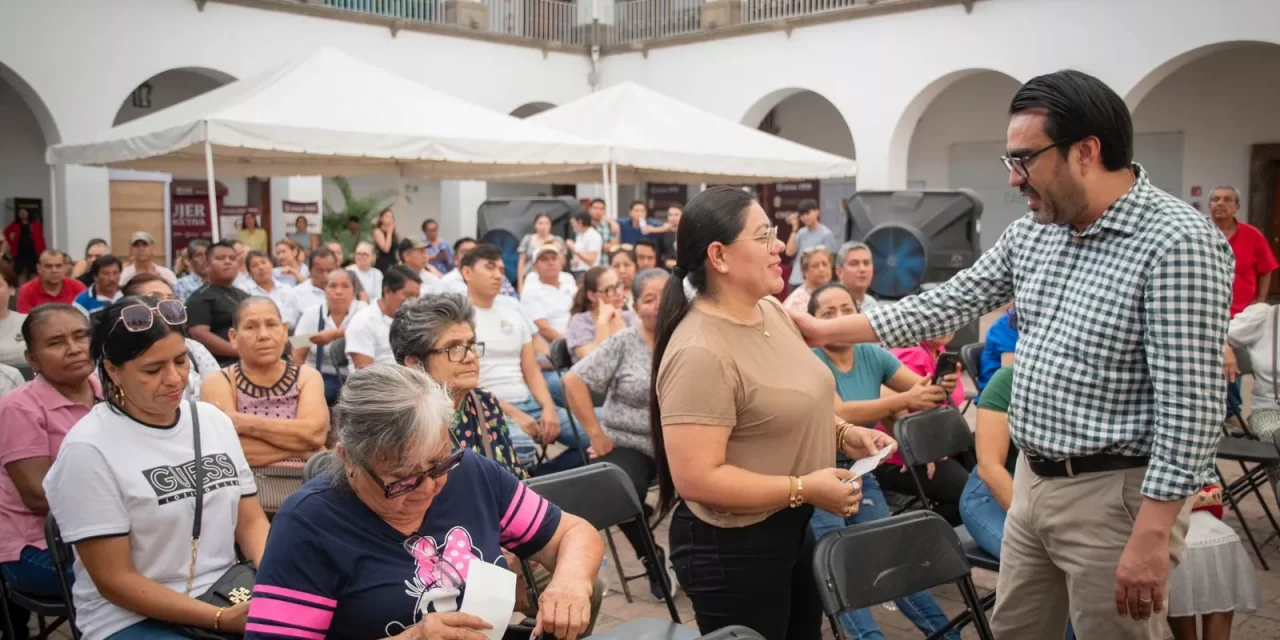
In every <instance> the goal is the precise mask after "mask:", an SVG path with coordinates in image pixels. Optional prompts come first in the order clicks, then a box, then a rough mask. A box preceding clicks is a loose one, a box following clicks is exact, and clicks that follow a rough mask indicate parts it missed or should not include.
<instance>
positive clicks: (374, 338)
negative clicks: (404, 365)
mask: <svg viewBox="0 0 1280 640" xmlns="http://www.w3.org/2000/svg"><path fill="white" fill-rule="evenodd" d="M391 320H392V318H390V317H387V315H386V314H384V313H382V307H380V306H378V305H377V304H371V305H369V306H367V307H365V308H364V309H361V310H360V312H359V313H357V314H355V316H354V317H352V318H351V324H349V325H347V357H351V354H353V353H358V354H360V355H365V356H369V357H370V358H373V362H374V363H375V364H382V363H387V364H395V363H396V358H395V356H393V355H391Z"/></svg>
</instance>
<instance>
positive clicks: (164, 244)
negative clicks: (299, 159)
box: [108, 67, 271, 266]
mask: <svg viewBox="0 0 1280 640" xmlns="http://www.w3.org/2000/svg"><path fill="white" fill-rule="evenodd" d="M233 81H235V78H234V77H232V76H231V75H230V74H227V73H224V72H221V71H218V70H216V69H207V68H196V67H187V68H180V69H169V70H167V71H163V72H160V73H157V74H155V75H153V76H151V77H150V78H147V79H146V80H144V81H142V82H141V83H139V84H138V85H137V86H136V87H134V88H133V89H132V90H131V91H130V92H129V94H128V95H126V96H125V97H124V98H123V100H122V101H121V104H120V108H119V109H118V110H117V111H116V116H115V118H114V120H113V122H112V126H120V125H122V124H125V123H128V122H132V121H133V120H137V119H139V118H143V117H146V116H148V115H151V114H153V113H156V112H157V111H160V110H163V109H165V108H168V107H171V106H173V105H176V104H178V103H181V102H184V101H186V100H190V99H191V98H194V97H196V96H199V95H202V94H204V93H208V92H209V91H212V90H214V89H217V88H219V87H221V86H223V85H225V84H228V83H230V82H233ZM165 178H167V176H164V175H162V174H161V175H154V176H152V175H137V174H128V175H125V174H122V173H120V172H113V174H112V178H111V182H110V202H111V237H110V238H108V241H109V242H110V243H111V250H112V252H113V253H115V254H116V255H118V256H121V257H122V258H126V259H127V257H128V255H129V240H130V236H131V235H132V234H133V233H134V232H135V231H146V232H148V233H150V234H151V235H152V236H153V237H154V238H155V239H156V244H155V245H154V246H153V247H152V256H153V258H154V259H155V260H156V261H157V262H160V263H162V264H168V265H170V266H172V264H173V262H174V259H175V256H174V249H179V250H180V249H181V248H182V247H184V246H185V245H186V240H187V238H186V234H185V233H183V232H173V233H171V232H170V231H171V227H170V225H171V220H170V211H169V209H170V208H171V207H170V206H169V204H167V203H169V202H170V199H169V198H170V197H171V196H172V197H181V196H173V194H174V193H181V192H182V191H183V189H184V188H185V189H188V190H199V191H198V192H196V193H192V194H190V195H191V196H193V197H194V199H195V200H196V202H195V203H194V204H195V205H196V206H201V205H202V204H203V203H201V202H198V201H199V200H200V198H207V197H208V195H207V191H208V188H207V186H205V183H204V181H205V176H204V175H174V176H172V178H171V179H172V182H171V183H170V182H164V181H163V179H165ZM218 183H219V185H220V188H219V191H220V192H222V187H225V189H226V193H225V195H224V196H223V198H222V202H223V203H224V204H228V205H253V206H258V207H260V210H261V212H262V213H263V215H261V216H260V217H259V219H260V223H261V224H262V226H264V227H266V229H267V232H268V235H269V234H270V231H271V221H270V216H269V215H266V214H267V213H268V211H269V207H270V183H269V181H268V180H256V179H253V178H249V179H245V178H230V179H220V180H219V181H218ZM167 189H168V190H170V191H169V192H168V193H167V192H166V190H167ZM201 194H203V195H201ZM174 202H177V201H174ZM172 208H174V209H176V208H177V207H176V206H175V207H172ZM212 223H213V224H217V223H218V221H216V220H214V221H212ZM202 235H203V233H202ZM171 243H172V244H171Z"/></svg>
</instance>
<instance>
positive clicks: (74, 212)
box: [48, 165, 124, 257]
mask: <svg viewBox="0 0 1280 640" xmlns="http://www.w3.org/2000/svg"><path fill="white" fill-rule="evenodd" d="M56 173H57V184H54V185H52V188H53V189H55V190H57V197H56V198H55V199H56V200H57V202H58V211H57V215H58V225H57V227H58V236H59V237H57V238H52V237H51V238H48V240H49V246H51V247H53V248H56V249H61V250H63V251H66V252H67V253H69V254H71V255H73V256H76V257H81V256H83V254H84V246H85V245H86V244H88V242H89V240H90V239H92V238H103V239H105V240H107V242H110V241H111V188H110V186H109V182H108V180H107V170H106V169H99V168H96V167H82V166H79V165H62V166H59V167H58V168H57V171H56ZM122 249H124V248H123V247H112V248H111V250H112V251H113V252H117V253H118V252H120V251H121V250H122Z"/></svg>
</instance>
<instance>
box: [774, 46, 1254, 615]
mask: <svg viewBox="0 0 1280 640" xmlns="http://www.w3.org/2000/svg"><path fill="white" fill-rule="evenodd" d="M1010 114H1011V118H1010V123H1009V130H1008V141H1007V142H1008V149H1007V151H1008V155H1007V156H1005V157H1004V158H1002V160H1003V161H1004V164H1005V166H1006V167H1007V168H1008V169H1009V184H1010V186H1012V187H1015V188H1017V189H1019V190H1020V191H1021V193H1022V194H1023V195H1024V196H1025V197H1026V198H1027V201H1028V204H1029V208H1030V209H1031V213H1030V214H1028V215H1027V216H1026V217H1024V218H1022V219H1020V220H1018V221H1016V222H1014V223H1013V224H1012V225H1010V226H1009V228H1008V229H1007V230H1005V232H1004V234H1003V235H1002V236H1001V237H1000V240H999V241H998V242H997V243H996V245H995V246H994V247H992V248H991V249H990V250H989V251H987V252H986V253H984V254H983V255H982V256H981V257H980V258H979V259H978V262H977V264H975V265H974V266H973V267H971V268H969V269H967V270H965V271H963V272H961V273H959V274H957V275H956V276H955V277H954V278H952V279H951V280H949V281H947V282H946V283H944V284H942V285H941V286H939V287H937V288H936V289H933V290H932V291H929V292H927V293H924V294H921V295H919V296H914V297H911V298H907V299H905V300H903V301H901V302H898V303H896V304H893V305H888V306H882V307H879V308H876V309H872V310H871V311H869V312H867V314H866V315H865V316H847V317H845V318H841V319H837V320H829V321H818V320H814V319H812V318H797V323H798V324H799V325H801V329H802V330H803V331H804V333H805V335H806V336H807V337H808V338H809V341H810V342H811V343H814V344H818V343H823V342H828V341H843V342H849V341H853V342H875V341H879V342H883V343H885V344H887V345H901V346H907V345H911V344H916V343H918V342H919V341H920V340H922V339H926V338H931V337H934V336H939V335H943V334H946V333H950V332H952V331H954V330H955V329H957V328H959V327H960V326H961V325H963V324H965V323H968V322H972V321H973V320H974V319H976V318H977V317H979V316H980V315H982V314H984V313H987V312H990V311H992V310H994V309H996V308H998V307H1000V306H1001V305H1004V304H1006V303H1008V302H1010V301H1012V300H1014V299H1015V298H1016V299H1017V303H1018V324H1019V327H1018V328H1019V330H1020V332H1021V335H1020V337H1019V342H1018V352H1017V359H1018V367H1017V376H1016V378H1015V381H1014V388H1013V399H1012V405H1011V406H1010V408H1009V428H1010V434H1011V436H1012V438H1013V440H1014V443H1015V444H1016V445H1017V446H1018V447H1019V449H1021V450H1022V452H1023V453H1024V454H1025V455H1023V456H1020V457H1019V460H1018V465H1017V472H1016V473H1015V474H1014V497H1013V504H1012V507H1011V508H1010V510H1009V514H1008V519H1007V523H1006V525H1005V530H1004V543H1003V546H1002V549H1001V570H1000V579H999V584H998V587H997V592H998V593H999V594H1001V596H1003V597H1000V598H999V599H998V600H997V602H996V610H995V613H994V616H993V620H992V627H993V629H994V630H995V633H996V637H997V638H1004V639H1016V640H1024V639H1026V638H1045V639H1052V638H1062V637H1063V633H1064V627H1065V625H1066V621H1067V617H1068V614H1069V615H1070V618H1071V621H1072V626H1073V628H1074V629H1075V632H1076V633H1077V635H1078V636H1079V637H1081V638H1086V639H1092V638H1107V639H1108V640H1114V639H1123V638H1157V639H1158V638H1161V637H1163V618H1164V616H1163V615H1160V614H1161V611H1162V610H1163V605H1164V602H1165V589H1166V586H1167V583H1168V578H1169V572H1170V566H1171V564H1173V563H1176V562H1177V559H1178V557H1179V555H1180V554H1181V551H1182V549H1183V546H1184V537H1185V535H1186V530H1187V519H1188V512H1189V508H1190V504H1189V502H1188V501H1187V498H1188V497H1189V496H1191V495H1193V494H1195V493H1196V492H1197V491H1198V490H1199V489H1201V488H1202V487H1203V486H1205V485H1207V484H1209V483H1210V482H1212V481H1213V479H1214V476H1213V466H1212V463H1213V456H1214V453H1215V451H1216V449H1217V444H1218V438H1219V425H1220V424H1221V422H1222V417H1223V403H1224V396H1225V389H1226V380H1225V376H1224V372H1223V352H1224V349H1223V347H1224V345H1225V341H1226V330H1227V314H1228V307H1229V305H1230V302H1231V282H1232V274H1233V269H1234V260H1233V258H1232V254H1231V249H1230V247H1229V246H1228V244H1227V242H1226V240H1225V239H1224V238H1223V236H1222V234H1221V233H1219V232H1218V231H1217V230H1216V229H1215V228H1214V226H1213V225H1212V224H1211V223H1210V222H1209V220H1208V219H1207V218H1206V217H1205V216H1203V215H1201V214H1200V213H1199V212H1197V211H1195V210H1194V209H1192V208H1191V207H1189V206H1187V204H1185V203H1184V202H1182V201H1180V200H1178V199H1177V198H1175V197H1173V196H1171V195H1169V194H1167V193H1165V192H1163V191H1161V190H1159V189H1157V188H1156V187H1154V186H1152V184H1151V182H1150V181H1149V179H1148V177H1147V175H1146V173H1145V172H1144V171H1143V169H1142V167H1140V166H1139V165H1137V164H1133V162H1132V155H1133V127H1132V123H1131V121H1130V117H1129V111H1128V108H1127V107H1126V106H1125V104H1124V101H1122V100H1121V99H1120V97H1119V96H1118V95H1116V94H1115V92H1113V91H1112V90H1111V89H1110V88H1108V87H1107V86H1106V85H1104V84H1103V83H1102V82H1101V81H1099V80H1098V79H1096V78H1093V77H1091V76H1088V75H1085V74H1083V73H1078V72H1074V71H1063V72H1059V73H1054V74H1049V75H1045V76H1040V77H1037V78H1034V79H1032V80H1031V81H1029V82H1028V83H1027V84H1025V85H1023V87H1022V88H1021V89H1020V90H1019V91H1018V93H1017V94H1016V95H1015V96H1014V99H1013V102H1012V105H1011V106H1010Z"/></svg>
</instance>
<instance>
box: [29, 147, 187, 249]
mask: <svg viewBox="0 0 1280 640" xmlns="http://www.w3.org/2000/svg"><path fill="white" fill-rule="evenodd" d="M166 213H167V212H166ZM49 246H51V247H60V246H62V242H61V241H60V240H58V165H56V164H51V165H49ZM10 250H11V251H14V252H15V253H16V252H17V250H18V248H17V247H11V248H10Z"/></svg>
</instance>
